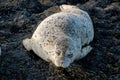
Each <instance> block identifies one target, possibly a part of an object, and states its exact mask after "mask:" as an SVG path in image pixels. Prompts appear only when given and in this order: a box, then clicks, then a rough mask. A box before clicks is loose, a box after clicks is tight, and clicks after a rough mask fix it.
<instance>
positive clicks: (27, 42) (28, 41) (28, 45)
mask: <svg viewBox="0 0 120 80" xmlns="http://www.w3.org/2000/svg"><path fill="white" fill-rule="evenodd" d="M22 43H23V45H24V47H25V48H26V49H27V51H30V50H31V39H28V38H26V39H24V40H23V42H22Z"/></svg>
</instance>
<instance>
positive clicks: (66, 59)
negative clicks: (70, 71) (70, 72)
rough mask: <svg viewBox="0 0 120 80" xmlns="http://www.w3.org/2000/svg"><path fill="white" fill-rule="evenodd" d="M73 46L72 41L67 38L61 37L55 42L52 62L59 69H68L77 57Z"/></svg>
mask: <svg viewBox="0 0 120 80" xmlns="http://www.w3.org/2000/svg"><path fill="white" fill-rule="evenodd" d="M71 44H72V43H71V39H69V38H67V37H60V38H58V39H56V40H55V42H54V49H53V52H52V53H51V54H52V57H51V58H52V59H51V60H52V63H54V64H55V65H56V66H57V67H63V68H66V67H68V66H69V65H70V63H72V62H73V59H74V57H75V55H74V53H73V52H74V45H71Z"/></svg>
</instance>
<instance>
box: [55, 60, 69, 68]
mask: <svg viewBox="0 0 120 80" xmlns="http://www.w3.org/2000/svg"><path fill="white" fill-rule="evenodd" d="M55 65H56V66H57V67H62V68H67V67H69V65H70V63H69V62H66V61H56V62H55Z"/></svg>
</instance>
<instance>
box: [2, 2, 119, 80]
mask: <svg viewBox="0 0 120 80" xmlns="http://www.w3.org/2000/svg"><path fill="white" fill-rule="evenodd" d="M61 4H72V5H77V6H78V7H80V8H81V9H83V10H85V11H87V12H88V13H89V14H90V16H91V18H92V20H93V24H94V30H95V38H94V41H93V42H92V43H91V46H92V47H93V50H92V52H91V53H89V55H87V56H86V57H85V58H84V59H81V60H79V61H77V62H74V63H73V64H71V66H70V67H69V68H67V69H59V68H56V67H55V66H53V65H51V64H49V63H47V62H45V61H43V60H42V59H40V58H39V57H37V56H36V55H35V54H34V53H33V52H27V51H26V50H25V49H24V47H23V45H22V43H21V42H22V40H23V39H24V38H26V37H30V36H31V35H32V33H33V31H34V30H35V29H36V27H37V24H38V23H40V22H41V21H42V20H43V19H44V18H46V17H47V16H49V15H51V14H53V13H55V12H59V7H58V6H59V5H61ZM0 47H1V49H2V53H1V54H0V80H120V1H119V0H0Z"/></svg>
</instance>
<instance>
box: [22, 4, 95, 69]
mask: <svg viewBox="0 0 120 80" xmlns="http://www.w3.org/2000/svg"><path fill="white" fill-rule="evenodd" d="M60 8H61V12H59V13H56V14H53V15H51V16H49V17H47V18H46V19H44V20H43V21H42V22H41V23H40V24H39V25H38V27H37V29H36V31H35V32H34V34H33V36H32V38H31V39H25V40H23V45H24V46H25V48H26V49H27V50H28V51H29V50H33V51H34V52H35V53H36V54H37V55H38V56H39V57H41V58H42V59H44V60H46V61H48V62H52V63H54V64H55V65H56V66H57V67H63V68H65V67H68V66H69V65H70V63H72V62H73V61H74V60H78V59H81V58H83V57H85V56H86V55H87V54H88V53H89V52H90V51H91V49H92V48H91V47H90V46H89V45H88V44H89V43H90V42H91V41H92V40H93V37H94V31H93V25H92V21H91V19H90V17H89V15H88V14H87V13H86V12H85V11H82V10H80V9H79V8H77V7H75V6H70V5H62V6H60ZM86 44H87V46H85V45H86ZM83 46H84V47H83Z"/></svg>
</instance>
